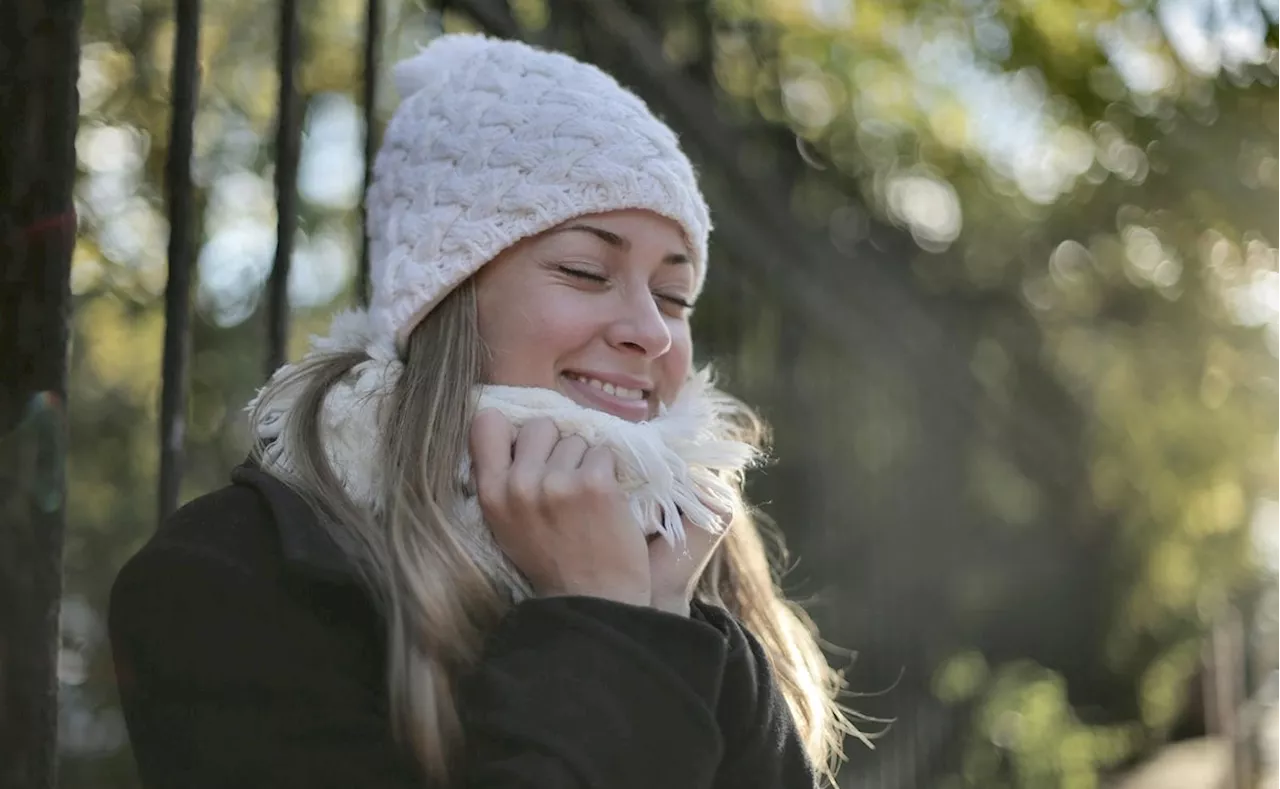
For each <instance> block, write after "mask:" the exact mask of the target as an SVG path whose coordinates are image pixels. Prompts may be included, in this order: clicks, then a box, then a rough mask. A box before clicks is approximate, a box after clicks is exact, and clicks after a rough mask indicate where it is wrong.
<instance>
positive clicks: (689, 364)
mask: <svg viewBox="0 0 1280 789" xmlns="http://www.w3.org/2000/svg"><path fill="white" fill-rule="evenodd" d="M658 369H659V371H660V376H661V381H662V390H663V391H664V392H665V394H664V396H663V397H662V399H663V400H664V401H666V402H670V401H672V400H674V399H675V397H676V395H678V394H679V393H680V388H681V387H682V386H684V382H685V379H687V378H688V377H689V374H690V373H691V372H693V340H692V338H691V337H690V335H689V325H688V324H687V323H686V324H683V325H682V326H678V327H672V329H671V349H670V350H668V351H667V352H666V353H664V354H663V355H662V358H660V359H659V360H658Z"/></svg>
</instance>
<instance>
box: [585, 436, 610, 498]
mask: <svg viewBox="0 0 1280 789" xmlns="http://www.w3.org/2000/svg"><path fill="white" fill-rule="evenodd" d="M582 474H583V477H584V478H585V480H586V482H587V484H588V485H590V486H592V487H593V488H594V489H596V490H611V489H612V488H613V487H615V486H617V484H618V467H617V464H616V461H615V458H614V456H613V450H612V449H609V448H608V447H606V446H594V447H591V448H590V449H588V450H587V451H586V453H585V454H584V455H583V456H582Z"/></svg>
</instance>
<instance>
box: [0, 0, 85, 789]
mask: <svg viewBox="0 0 1280 789" xmlns="http://www.w3.org/2000/svg"><path fill="white" fill-rule="evenodd" d="M80 13H81V8H80V3H79V2H77V0H62V1H60V2H49V3H43V2H38V0H8V1H7V2H4V3H0V18H3V19H4V20H5V24H4V27H3V29H0V116H2V117H4V118H5V119H6V122H5V123H4V124H3V125H0V283H3V289H0V787H5V789H8V787H14V789H16V788H17V787H52V786H54V784H55V782H56V775H57V770H56V766H57V759H56V752H55V748H54V743H55V740H54V736H53V735H54V731H55V728H56V725H57V704H56V692H57V663H56V643H55V642H56V636H57V622H58V606H59V601H60V598H61V596H62V566H61V558H62V543H63V533H64V526H65V518H64V515H65V512H64V493H65V489H64V480H65V476H64V474H65V470H66V445H67V442H66V418H65V417H66V408H65V402H66V393H67V371H66V351H67V335H68V326H67V317H68V310H69V307H70V303H69V302H70V299H69V293H68V289H67V274H68V271H69V269H70V263H71V249H72V246H73V245H74V240H75V224H76V218H75V212H74V211H73V209H72V205H71V188H72V184H73V181H74V177H75V167H74V150H73V146H74V140H75V132H76V127H77V116H78V107H77V103H76V90H75V85H76V73H77V70H78V66H79V59H80V47H79V41H78V40H77V33H78V31H79V23H80Z"/></svg>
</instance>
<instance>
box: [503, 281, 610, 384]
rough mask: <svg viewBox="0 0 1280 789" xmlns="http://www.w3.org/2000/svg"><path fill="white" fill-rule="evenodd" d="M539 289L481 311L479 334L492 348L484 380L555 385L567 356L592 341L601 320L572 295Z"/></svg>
mask: <svg viewBox="0 0 1280 789" xmlns="http://www.w3.org/2000/svg"><path fill="white" fill-rule="evenodd" d="M557 296H558V294H555V293H554V292H551V293H543V292H540V293H539V295H538V297H537V298H532V297H530V298H523V299H512V300H509V301H507V302H504V303H502V304H496V305H489V306H490V307H493V309H490V310H485V311H482V313H481V316H480V317H481V320H480V336H481V339H482V340H484V343H485V345H486V347H487V348H488V350H489V354H488V362H487V369H486V378H487V379H488V380H489V382H491V383H497V384H506V385H511V386H553V385H554V383H555V380H554V379H555V375H556V370H557V369H558V368H559V365H560V362H561V360H562V359H564V358H565V357H567V356H570V355H572V354H574V353H575V352H578V351H579V350H581V349H582V348H583V347H585V346H586V345H588V344H590V342H591V340H592V338H593V337H594V336H596V334H597V333H598V330H597V329H598V327H597V323H598V322H597V321H594V320H593V319H592V316H591V315H590V314H588V313H587V312H585V311H584V310H582V309H581V308H580V305H575V304H574V303H573V299H566V298H562V297H561V298H558V297H557Z"/></svg>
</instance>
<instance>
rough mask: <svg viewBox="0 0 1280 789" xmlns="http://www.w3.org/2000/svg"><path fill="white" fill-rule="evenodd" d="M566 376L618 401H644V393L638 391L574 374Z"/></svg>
mask: <svg viewBox="0 0 1280 789" xmlns="http://www.w3.org/2000/svg"><path fill="white" fill-rule="evenodd" d="M566 375H568V376H569V377H570V378H573V379H574V380H577V381H582V382H583V383H585V384H588V385H589V386H594V387H595V388H596V389H599V390H600V391H602V392H604V393H605V394H607V395H610V396H612V397H616V398H618V399H619V400H643V399H644V391H643V390H640V389H628V388H626V387H625V386H614V385H613V384H611V383H606V382H605V381H600V380H597V379H595V378H587V377H586V376H583V375H576V374H574V373H566Z"/></svg>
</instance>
